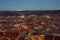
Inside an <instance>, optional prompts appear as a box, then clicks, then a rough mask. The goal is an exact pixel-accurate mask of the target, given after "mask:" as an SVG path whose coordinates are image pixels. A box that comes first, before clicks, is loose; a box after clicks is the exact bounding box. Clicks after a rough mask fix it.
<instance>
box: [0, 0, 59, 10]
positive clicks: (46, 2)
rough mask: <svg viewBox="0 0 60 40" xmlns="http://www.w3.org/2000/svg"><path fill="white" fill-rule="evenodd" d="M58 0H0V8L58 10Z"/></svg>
mask: <svg viewBox="0 0 60 40" xmlns="http://www.w3.org/2000/svg"><path fill="white" fill-rule="evenodd" d="M59 9H60V0H0V10H59Z"/></svg>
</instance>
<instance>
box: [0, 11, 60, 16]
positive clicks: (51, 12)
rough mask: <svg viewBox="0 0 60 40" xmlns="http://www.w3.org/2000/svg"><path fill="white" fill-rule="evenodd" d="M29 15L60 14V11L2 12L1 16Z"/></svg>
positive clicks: (0, 12)
mask: <svg viewBox="0 0 60 40" xmlns="http://www.w3.org/2000/svg"><path fill="white" fill-rule="evenodd" d="M28 14H36V15H42V14H60V10H32V11H29V10H27V11H0V16H8V15H10V16H13V15H28Z"/></svg>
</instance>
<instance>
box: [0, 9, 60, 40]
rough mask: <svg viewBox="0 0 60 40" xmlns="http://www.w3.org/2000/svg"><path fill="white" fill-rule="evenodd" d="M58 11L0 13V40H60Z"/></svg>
mask: <svg viewBox="0 0 60 40" xmlns="http://www.w3.org/2000/svg"><path fill="white" fill-rule="evenodd" d="M58 11H60V10H55V11H53V12H52V11H49V12H48V11H46V12H42V13H40V14H39V15H37V14H38V12H37V11H36V13H35V11H29V12H28V11H26V12H24V11H22V12H21V11H20V12H19V11H18V12H16V13H17V15H16V13H15V12H14V13H15V15H13V14H14V13H12V12H11V15H10V14H7V15H5V13H10V12H9V11H5V12H0V40H60V14H59V13H60V12H58ZM39 12H41V11H39ZM50 12H51V13H50ZM54 12H56V13H57V14H55V13H54ZM24 13H25V14H24ZM27 13H28V14H27Z"/></svg>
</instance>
